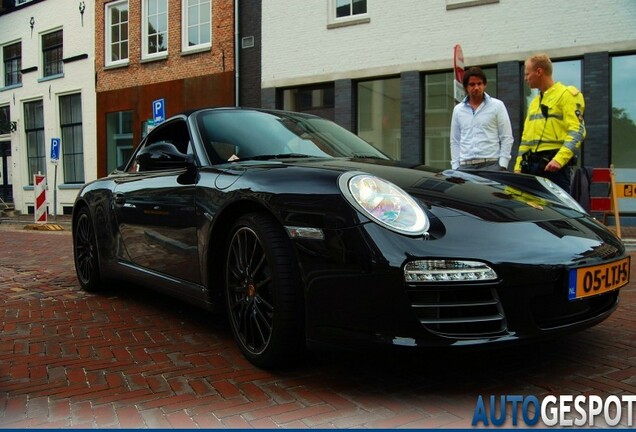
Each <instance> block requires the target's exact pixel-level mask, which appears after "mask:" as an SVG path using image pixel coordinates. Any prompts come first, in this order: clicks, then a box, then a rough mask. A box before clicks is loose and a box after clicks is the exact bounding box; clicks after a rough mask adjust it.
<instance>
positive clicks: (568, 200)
mask: <svg viewBox="0 0 636 432" xmlns="http://www.w3.org/2000/svg"><path fill="white" fill-rule="evenodd" d="M537 180H538V181H539V183H541V185H542V186H543V187H544V188H546V190H547V191H548V192H550V193H551V194H552V195H554V196H555V197H556V198H557V200H559V201H560V202H561V203H563V204H565V205H566V206H568V207H570V208H571V209H573V210H576V211H579V212H581V213H587V212H586V211H585V209H583V207H581V205H580V204H579V203H578V202H577V201H576V200H575V199H574V198H572V196H571V195H570V194H569V193H567V192H566V191H564V190H563V188H561V186H558V185H557V184H556V183H554V182H552V181H550V180H548V179H547V178H545V177H537Z"/></svg>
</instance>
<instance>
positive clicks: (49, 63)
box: [42, 30, 64, 77]
mask: <svg viewBox="0 0 636 432" xmlns="http://www.w3.org/2000/svg"><path fill="white" fill-rule="evenodd" d="M62 47H63V43H62V30H58V31H54V32H52V33H47V34H44V35H42V63H43V66H44V67H43V71H44V72H43V75H42V76H44V77H49V76H53V75H60V74H62V73H63V72H64V69H63V67H62V58H63V57H62V55H63V54H62Z"/></svg>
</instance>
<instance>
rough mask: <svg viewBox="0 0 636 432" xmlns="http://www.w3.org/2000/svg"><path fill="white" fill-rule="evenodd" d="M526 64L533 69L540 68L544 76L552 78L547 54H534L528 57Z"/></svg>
mask: <svg viewBox="0 0 636 432" xmlns="http://www.w3.org/2000/svg"><path fill="white" fill-rule="evenodd" d="M526 63H529V64H530V65H532V67H533V68H534V69H537V68H541V69H543V72H544V73H545V74H546V75H548V76H552V61H551V60H550V57H548V55H547V54H535V55H533V56H531V57H528V60H526Z"/></svg>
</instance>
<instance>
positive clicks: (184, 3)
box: [181, 0, 213, 53]
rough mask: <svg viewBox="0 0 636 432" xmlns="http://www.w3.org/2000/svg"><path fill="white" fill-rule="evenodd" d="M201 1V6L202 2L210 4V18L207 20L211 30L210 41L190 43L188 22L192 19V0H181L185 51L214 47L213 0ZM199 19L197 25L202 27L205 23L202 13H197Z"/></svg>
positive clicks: (182, 43) (182, 46) (182, 38)
mask: <svg viewBox="0 0 636 432" xmlns="http://www.w3.org/2000/svg"><path fill="white" fill-rule="evenodd" d="M197 1H199V4H198V6H199V7H200V6H201V2H205V3H207V4H208V7H209V13H210V20H209V21H208V22H207V26H208V31H209V41H208V42H204V43H198V44H196V45H188V43H189V35H188V33H189V26H188V22H189V20H190V14H189V11H190V8H189V6H188V3H189V2H190V0H181V51H182V52H184V53H188V52H193V51H195V52H196V51H205V50H209V49H210V48H211V47H212V21H213V12H212V0H197ZM197 18H199V21H198V22H197V27H199V28H200V27H201V26H204V25H205V22H204V23H201V20H200V15H197Z"/></svg>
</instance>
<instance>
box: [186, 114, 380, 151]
mask: <svg viewBox="0 0 636 432" xmlns="http://www.w3.org/2000/svg"><path fill="white" fill-rule="evenodd" d="M197 124H198V128H199V132H200V135H201V138H202V140H203V142H204V143H205V146H206V151H207V152H208V154H209V155H210V160H212V161H214V162H217V163H218V162H222V161H238V160H254V159H270V158H271V159H274V158H290V157H298V158H303V157H320V158H335V157H357V158H380V159H388V157H387V156H386V155H384V154H383V153H382V152H380V151H379V150H378V149H376V148H375V147H373V146H372V145H371V144H369V143H367V142H366V141H364V140H363V139H362V138H360V137H358V136H357V135H355V134H353V133H351V132H349V131H348V130H346V129H344V128H343V127H341V126H338V125H337V124H336V123H334V122H332V121H329V120H326V119H323V118H320V117H316V116H310V115H304V114H299V113H293V112H281V111H276V112H265V111H250V110H241V109H236V110H225V111H223V110H219V111H214V110H210V111H203V112H201V113H200V114H199V115H198V117H197Z"/></svg>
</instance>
